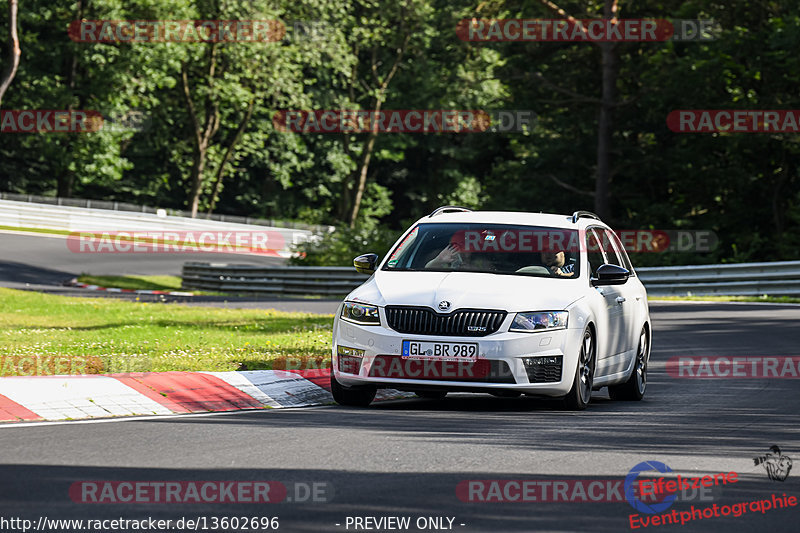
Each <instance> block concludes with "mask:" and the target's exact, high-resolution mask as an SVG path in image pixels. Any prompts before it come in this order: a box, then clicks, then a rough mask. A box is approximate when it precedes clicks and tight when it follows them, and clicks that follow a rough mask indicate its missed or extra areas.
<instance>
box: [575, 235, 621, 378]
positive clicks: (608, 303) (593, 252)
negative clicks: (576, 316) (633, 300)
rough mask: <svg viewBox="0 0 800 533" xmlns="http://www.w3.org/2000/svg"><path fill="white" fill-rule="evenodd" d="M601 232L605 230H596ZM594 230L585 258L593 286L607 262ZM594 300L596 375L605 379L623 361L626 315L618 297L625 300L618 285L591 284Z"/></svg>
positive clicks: (586, 244) (585, 242)
mask: <svg viewBox="0 0 800 533" xmlns="http://www.w3.org/2000/svg"><path fill="white" fill-rule="evenodd" d="M597 229H599V230H600V231H602V230H603V228H597ZM599 235H602V234H598V233H597V232H596V229H595V228H588V229H587V230H586V236H585V239H584V246H585V250H586V258H587V260H588V261H587V262H588V268H589V278H590V283H591V280H592V279H596V278H597V269H598V268H599V267H600V266H601V265H603V264H606V263H607V262H608V260H607V258H606V255H605V252H604V250H603V248H604V247H603V245H602V241H601V239H600V237H599ZM590 294H591V299H592V300H593V301H594V305H593V306H592V307H593V309H594V313H595V321H596V323H597V339H596V342H597V368H596V369H595V376H596V377H600V376H605V375H607V374H613V373H615V372H619V371H620V370H619V368H620V367H621V365H622V362H621V361H620V360H619V357H618V356H617V354H619V352H620V347H621V346H622V345H623V340H622V338H621V337H620V335H621V333H622V331H623V330H624V316H623V313H622V306H621V304H620V302H619V300H618V298H620V297H622V295H621V294H620V291H619V290H618V289H617V286H614V285H606V286H603V287H595V286H594V285H592V290H591V293H590Z"/></svg>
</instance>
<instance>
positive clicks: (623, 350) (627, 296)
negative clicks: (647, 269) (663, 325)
mask: <svg viewBox="0 0 800 533" xmlns="http://www.w3.org/2000/svg"><path fill="white" fill-rule="evenodd" d="M603 231H604V232H605V240H604V243H605V244H604V249H605V252H606V259H607V260H608V262H609V263H610V264H612V265H617V266H620V267H622V268H625V269H627V270H628V271H629V272H631V273H633V267H632V266H631V262H630V259H628V255H627V254H626V253H625V251H624V249H623V248H622V243H620V241H619V239H618V238H617V236H616V235H615V234H614V232H612V231H611V230H608V229H605V230H603ZM614 288H615V289H616V291H617V292H618V296H617V297H616V299H617V301H618V302H620V311H621V313H622V323H621V325H620V327H621V330H620V331H621V335H620V345H619V348H618V349H619V353H620V355H621V358H620V361H621V363H622V367H621V368H620V369H619V371H622V370H625V369H626V368H628V365H629V364H630V361H631V360H632V359H633V358H634V357H635V356H636V348H637V347H638V345H639V332H640V329H641V325H642V323H643V318H642V317H643V310H644V305H645V301H644V290H643V288H642V285H641V283H638V282H637V279H636V278H635V277H633V278H630V279H628V281H627V282H625V283H623V284H622V285H614Z"/></svg>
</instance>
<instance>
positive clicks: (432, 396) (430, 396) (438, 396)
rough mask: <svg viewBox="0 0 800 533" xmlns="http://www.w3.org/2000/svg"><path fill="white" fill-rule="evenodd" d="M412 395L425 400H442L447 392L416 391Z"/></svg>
mask: <svg viewBox="0 0 800 533" xmlns="http://www.w3.org/2000/svg"><path fill="white" fill-rule="evenodd" d="M414 394H416V395H417V396H419V397H420V398H425V399H426V400H444V397H445V396H447V391H440V390H418V391H414Z"/></svg>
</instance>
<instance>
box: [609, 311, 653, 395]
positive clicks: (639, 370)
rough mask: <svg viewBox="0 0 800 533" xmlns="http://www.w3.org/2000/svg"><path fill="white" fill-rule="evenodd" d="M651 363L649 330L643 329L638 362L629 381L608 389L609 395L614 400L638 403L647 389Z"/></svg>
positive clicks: (640, 337)
mask: <svg viewBox="0 0 800 533" xmlns="http://www.w3.org/2000/svg"><path fill="white" fill-rule="evenodd" d="M649 361H650V337H649V336H648V334H647V328H646V327H642V332H641V334H639V346H638V348H637V349H636V361H635V362H634V363H633V371H632V372H631V377H629V378H628V381H626V382H625V383H622V384H620V385H611V386H609V387H608V395H609V396H610V397H611V399H612V400H626V401H634V402H638V401H639V400H641V399H642V398H643V397H644V391H645V389H647V363H648V362H649Z"/></svg>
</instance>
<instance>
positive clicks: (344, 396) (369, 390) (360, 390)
mask: <svg viewBox="0 0 800 533" xmlns="http://www.w3.org/2000/svg"><path fill="white" fill-rule="evenodd" d="M377 392H378V389H377V388H376V387H374V386H364V387H345V386H344V385H342V384H341V383H339V382H338V381H336V376H334V375H333V370H331V394H333V399H334V400H336V403H338V404H339V405H347V406H350V407H366V406H368V405H369V404H370V403H372V400H374V399H375V394H376V393H377Z"/></svg>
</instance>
